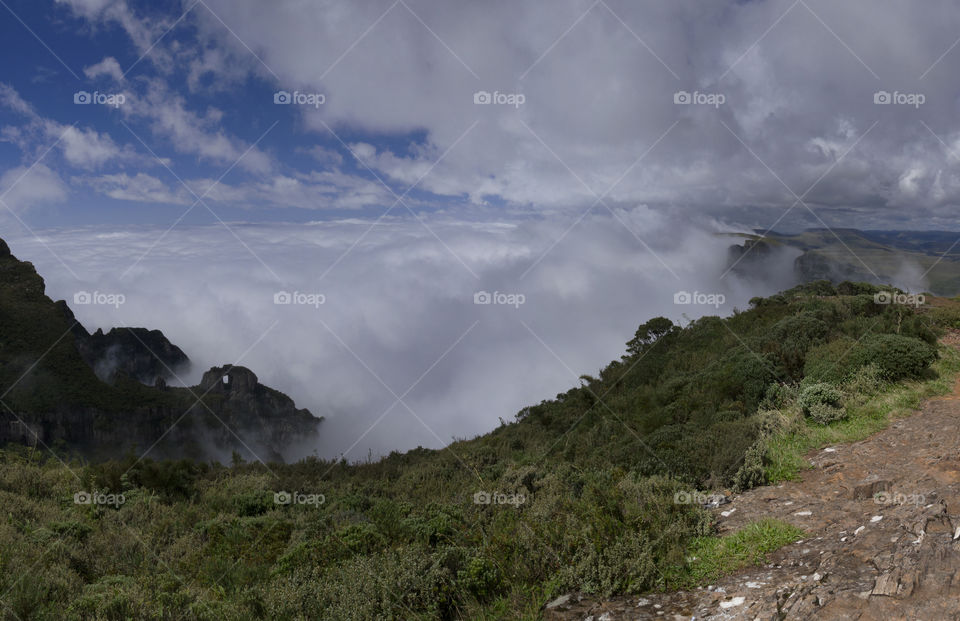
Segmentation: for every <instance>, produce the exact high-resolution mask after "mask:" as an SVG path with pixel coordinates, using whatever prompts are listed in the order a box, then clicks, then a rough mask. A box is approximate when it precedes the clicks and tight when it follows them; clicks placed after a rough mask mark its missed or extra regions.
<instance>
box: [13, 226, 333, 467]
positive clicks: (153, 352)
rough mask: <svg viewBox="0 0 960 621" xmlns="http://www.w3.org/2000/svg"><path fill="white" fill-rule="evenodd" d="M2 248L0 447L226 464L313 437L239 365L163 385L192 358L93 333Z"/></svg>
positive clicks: (132, 338) (115, 334)
mask: <svg viewBox="0 0 960 621" xmlns="http://www.w3.org/2000/svg"><path fill="white" fill-rule="evenodd" d="M0 244H2V245H0V392H4V391H6V395H5V396H4V398H3V405H5V406H6V407H3V408H0V444H3V443H7V442H15V443H20V444H28V445H32V446H38V447H43V448H50V447H56V448H57V450H58V451H66V452H72V453H75V454H79V455H82V456H84V457H87V458H89V459H102V458H115V457H120V456H122V455H123V454H124V453H126V452H128V451H134V452H135V453H137V454H143V453H144V451H149V452H148V453H147V456H148V457H150V458H154V459H159V458H180V457H190V458H195V459H203V460H207V459H220V460H228V459H229V458H230V456H231V453H233V452H235V451H236V452H238V453H240V455H241V456H242V457H243V458H244V459H247V460H263V461H268V460H269V461H282V454H283V451H284V449H286V448H287V447H288V446H289V445H290V444H292V443H294V442H306V441H309V438H310V437H311V436H313V435H315V434H316V433H317V431H318V426H319V423H320V419H318V418H316V417H314V416H313V415H312V414H310V412H309V411H307V410H305V409H298V408H297V407H296V406H295V404H294V402H293V400H291V399H290V398H289V397H288V396H286V395H284V394H283V393H281V392H278V391H276V390H273V389H271V388H268V387H267V386H264V385H262V384H260V383H259V382H258V381H257V376H256V375H254V374H253V372H252V371H250V370H249V369H246V368H243V367H234V366H226V367H215V368H213V369H211V370H210V371H208V372H207V373H205V374H204V376H203V379H202V380H201V382H200V385H198V386H194V387H191V388H182V387H174V386H168V385H167V380H168V379H170V378H171V377H172V376H173V375H174V374H175V373H177V372H178V371H179V370H181V369H183V368H184V366H185V365H186V364H187V363H188V358H187V356H186V354H184V352H183V351H182V350H181V349H180V348H178V347H176V346H175V345H173V344H172V343H170V341H169V340H168V339H167V338H166V337H165V336H164V335H163V334H162V333H161V332H160V331H158V330H153V331H151V330H147V329H145V328H114V329H112V330H110V331H109V332H107V333H106V334H104V333H103V332H102V331H100V330H98V331H97V332H95V333H94V334H90V333H89V332H87V330H86V329H84V327H83V326H82V325H80V323H79V322H77V320H76V318H75V316H74V314H73V312H72V311H71V310H70V308H69V307H68V306H67V304H66V303H65V302H63V301H62V300H61V301H58V302H53V301H52V300H50V298H48V297H47V296H46V295H45V293H44V289H45V288H44V283H43V279H42V278H40V276H39V275H38V274H37V273H36V270H34V268H33V266H32V265H31V264H29V263H26V262H22V261H19V260H17V259H16V257H13V256H12V255H10V254H9V250H8V249H7V246H6V244H4V243H3V242H2V240H0ZM4 251H5V252H6V255H4ZM224 378H227V381H226V382H224Z"/></svg>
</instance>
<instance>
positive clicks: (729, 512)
mask: <svg viewBox="0 0 960 621" xmlns="http://www.w3.org/2000/svg"><path fill="white" fill-rule="evenodd" d="M734 511H736V509H730V510H729V511H721V512H720V515H722V516H723V517H730V514H731V513H733V512H734Z"/></svg>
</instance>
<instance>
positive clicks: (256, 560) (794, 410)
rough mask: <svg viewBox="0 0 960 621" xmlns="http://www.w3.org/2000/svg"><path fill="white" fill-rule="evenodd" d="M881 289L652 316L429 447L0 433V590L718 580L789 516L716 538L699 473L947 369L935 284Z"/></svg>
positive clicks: (753, 454) (68, 605)
mask: <svg viewBox="0 0 960 621" xmlns="http://www.w3.org/2000/svg"><path fill="white" fill-rule="evenodd" d="M877 291H878V289H877V288H876V287H873V286H871V285H866V284H851V283H844V284H842V285H838V286H836V287H834V286H832V285H830V284H829V283H827V282H817V283H812V284H809V285H804V286H801V287H797V288H795V289H791V290H789V291H785V292H783V293H781V294H778V295H775V296H773V297H770V298H756V299H754V300H752V301H751V308H750V309H748V310H745V311H742V312H736V313H734V314H733V315H732V316H730V317H728V318H725V319H720V318H717V317H704V318H702V319H699V320H696V321H694V322H691V323H690V324H689V325H687V326H684V327H682V328H681V327H679V326H675V325H674V324H673V323H672V322H670V321H669V320H667V319H664V318H656V319H652V320H650V321H648V322H646V323H644V324H643V325H641V326H640V328H639V329H638V330H637V332H636V334H635V335H634V338H632V339H631V340H630V341H629V342H628V343H627V351H626V353H625V355H624V356H622V357H621V358H620V359H619V360H616V361H614V362H612V363H610V364H609V365H608V366H607V367H605V368H604V369H601V370H600V371H599V373H598V374H597V375H596V377H593V376H586V375H585V376H583V377H582V378H581V383H580V385H579V386H577V387H575V388H572V389H570V390H569V391H567V392H565V393H562V394H559V395H557V396H556V398H554V399H551V400H548V401H543V402H541V403H539V404H537V405H533V406H530V407H527V408H524V409H523V410H522V411H521V412H519V414H518V415H517V417H516V420H514V421H512V422H509V423H505V424H503V425H501V426H500V427H499V428H497V429H496V430H494V431H492V432H490V433H488V434H486V435H483V436H480V437H478V438H475V439H472V440H464V441H459V442H455V443H453V444H451V445H450V446H449V447H448V448H447V449H445V450H440V451H430V450H425V449H417V450H413V451H409V452H407V453H402V454H401V453H393V454H391V455H389V456H387V457H386V458H384V459H382V460H378V461H375V462H371V463H361V464H348V463H345V462H343V461H324V460H319V459H307V460H304V461H302V462H299V463H295V464H289V465H281V464H268V465H266V466H265V465H263V464H259V463H254V464H246V463H240V462H239V461H238V462H237V463H234V464H233V465H231V466H225V465H219V464H202V463H196V462H191V461H180V462H152V461H150V460H139V459H138V458H137V457H135V456H130V457H128V458H125V459H119V460H114V461H110V462H105V463H96V464H85V463H80V462H79V461H76V460H65V462H64V463H61V462H60V461H58V460H57V459H54V458H52V457H50V456H49V454H47V453H46V452H45V451H40V450H33V449H26V448H17V447H7V448H6V449H4V450H3V451H2V452H0V501H2V502H3V506H4V508H5V512H6V513H7V516H6V519H5V520H3V521H2V523H0V609H2V610H3V612H2V613H0V614H2V615H4V616H7V617H10V618H19V619H32V618H36V619H46V618H58V619H60V618H73V619H127V618H152V619H175V618H195V619H249V618H272V619H337V620H341V619H378V618H383V619H459V618H464V619H518V618H529V619H535V618H537V617H538V616H539V615H540V610H541V608H542V606H543V604H544V603H545V602H546V601H548V600H549V599H551V598H553V597H556V596H558V595H561V594H563V593H566V592H570V591H584V592H589V593H593V594H599V595H608V594H613V593H640V592H644V591H649V590H655V589H666V588H676V587H684V586H690V585H694V584H702V583H703V582H704V581H708V580H714V579H716V577H718V576H719V575H721V574H723V573H725V572H728V571H731V570H733V569H736V568H737V567H740V566H742V565H743V564H748V563H754V562H758V561H760V560H761V559H762V558H763V555H764V554H766V553H767V552H769V551H771V550H773V549H775V548H776V547H778V546H780V545H783V544H784V543H787V542H789V541H793V540H795V539H796V538H798V537H799V536H800V533H799V532H798V531H796V530H795V529H793V528H791V527H789V526H787V525H785V524H782V523H778V522H773V521H764V522H760V523H757V524H754V525H751V526H750V527H748V528H746V529H744V530H743V531H741V532H739V533H736V534H734V535H731V536H727V537H724V538H718V537H716V536H715V535H714V530H713V525H712V520H711V514H710V513H709V512H708V511H706V510H705V509H704V508H703V507H701V506H700V503H699V500H700V497H701V494H699V493H698V490H699V491H709V490H725V489H744V488H748V487H752V486H755V485H760V484H764V483H766V482H769V481H775V480H780V479H784V478H789V477H791V476H795V475H796V473H797V472H798V471H799V469H800V468H802V467H804V464H805V462H804V461H803V454H804V453H805V452H806V451H807V450H809V449H810V448H813V447H815V446H818V445H821V444H824V443H829V442H840V441H847V440H851V439H857V438H859V437H862V436H864V435H866V434H869V433H871V432H872V431H875V430H877V429H879V428H881V427H882V426H883V425H885V424H886V421H887V420H889V418H890V417H891V416H893V415H897V414H899V413H901V412H904V411H906V410H908V409H909V408H911V407H914V406H915V405H916V404H917V403H919V401H920V400H921V399H922V398H924V397H926V396H928V395H931V394H935V393H937V392H939V391H942V390H943V388H944V386H947V385H949V381H950V378H952V377H953V376H955V375H956V374H957V373H958V371H960V356H958V355H957V354H956V353H954V352H953V350H952V349H948V348H944V347H940V349H939V354H938V349H937V339H938V336H940V335H941V334H942V332H943V330H944V328H953V327H957V325H956V324H957V323H958V322H960V313H958V312H957V311H956V310H954V309H953V306H952V303H948V302H944V303H943V305H942V306H941V307H940V308H938V309H936V310H935V311H933V312H931V311H930V310H929V309H926V308H913V307H909V306H902V305H893V304H877V303H875V301H874V294H875V293H876V292H877ZM78 493H89V494H90V496H83V495H81V496H79V497H76V496H75V495H76V494H78ZM78 500H79V501H80V502H81V504H78V503H77V501H78ZM87 500H89V501H90V502H89V503H86V504H84V502H85V501H87Z"/></svg>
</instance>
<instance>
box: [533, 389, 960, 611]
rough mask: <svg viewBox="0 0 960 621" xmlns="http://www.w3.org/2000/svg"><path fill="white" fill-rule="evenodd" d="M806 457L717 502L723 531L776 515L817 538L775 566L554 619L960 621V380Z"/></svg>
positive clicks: (574, 606)
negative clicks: (863, 433) (766, 483)
mask: <svg viewBox="0 0 960 621" xmlns="http://www.w3.org/2000/svg"><path fill="white" fill-rule="evenodd" d="M808 459H809V461H810V462H811V463H812V464H813V466H814V468H813V469H812V470H809V471H806V472H804V473H803V475H802V479H801V480H797V481H791V482H787V483H784V484H781V485H777V486H771V487H761V488H757V489H753V490H750V491H748V492H746V493H744V494H741V495H739V496H736V497H735V498H734V499H733V501H732V502H731V503H730V504H727V505H723V506H722V507H721V508H720V509H718V510H717V513H718V519H719V527H720V532H721V533H727V532H731V531H735V530H738V529H740V528H742V527H743V526H744V525H746V524H747V523H749V522H752V521H755V520H758V519H761V518H765V517H773V518H778V519H781V520H784V521H786V522H790V523H791V524H795V525H797V526H799V527H800V528H802V529H804V530H805V531H807V532H808V533H811V534H812V535H811V537H810V538H809V539H806V540H803V541H799V542H797V543H794V544H791V545H788V546H786V547H784V548H781V549H780V550H778V551H777V552H775V553H773V555H772V556H771V557H770V558H771V561H772V562H771V563H770V564H769V565H766V566H763V567H755V568H749V569H746V570H743V571H741V572H739V573H737V574H735V575H733V576H730V577H728V578H725V579H722V580H720V581H719V582H718V583H717V584H716V585H711V586H710V587H708V588H702V589H696V590H693V591H679V592H673V593H664V594H653V595H648V596H646V597H620V598H614V599H612V600H610V601H606V602H602V603H598V602H596V601H587V600H582V601H577V597H576V596H574V597H571V598H570V599H569V600H568V601H567V602H566V603H563V604H558V605H554V606H552V607H548V609H547V610H546V613H545V618H546V619H547V620H548V621H560V620H563V621H569V620H573V619H577V620H587V619H591V618H592V621H619V620H621V619H650V618H659V619H664V618H665V619H691V618H696V619H764V620H767V619H808V618H817V619H861V620H864V621H866V620H868V619H869V620H873V619H876V620H878V621H879V620H886V619H923V620H939V619H958V620H960V382H958V384H957V386H955V387H954V391H953V393H952V394H951V395H948V396H946V397H940V398H936V399H931V400H929V401H927V402H926V403H925V404H924V406H923V409H922V410H921V411H920V412H918V413H917V414H915V415H913V416H911V417H909V418H904V419H900V420H897V421H895V422H893V423H892V424H891V425H890V426H889V427H888V428H887V429H886V430H884V431H882V432H880V433H877V434H876V435H874V436H871V437H870V438H868V439H866V440H863V441H861V442H857V443H855V444H848V445H837V446H833V447H828V448H825V449H822V450H819V451H816V452H814V453H811V454H810V455H808ZM721 511H722V513H721Z"/></svg>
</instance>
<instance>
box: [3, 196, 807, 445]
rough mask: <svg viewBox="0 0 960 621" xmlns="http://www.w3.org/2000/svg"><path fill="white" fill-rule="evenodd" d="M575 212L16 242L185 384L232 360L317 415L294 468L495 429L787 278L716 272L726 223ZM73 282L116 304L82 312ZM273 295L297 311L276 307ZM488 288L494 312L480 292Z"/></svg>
mask: <svg viewBox="0 0 960 621" xmlns="http://www.w3.org/2000/svg"><path fill="white" fill-rule="evenodd" d="M578 218H579V216H574V215H570V216H569V217H552V218H547V219H541V218H537V219H513V220H510V219H500V220H496V221H480V220H477V221H473V222H468V221H464V220H463V219H457V220H452V219H443V218H442V217H440V216H434V217H433V218H430V219H427V220H424V221H423V222H419V221H416V220H413V219H394V220H382V221H380V222H379V223H375V222H374V221H372V220H369V221H367V220H341V221H329V222H317V223H311V224H305V225H302V224H298V225H292V224H289V225H288V224H276V225H267V224H256V225H244V224H231V225H230V226H229V229H228V228H227V227H224V226H219V225H218V226H214V227H194V228H191V227H177V228H176V229H173V230H170V231H168V232H166V233H164V229H161V228H139V229H133V228H127V229H115V230H110V231H104V230H94V229H73V230H57V231H45V232H43V233H42V234H40V236H39V237H37V238H33V237H30V236H21V237H10V238H9V239H8V241H9V242H10V246H11V248H12V250H13V252H14V254H16V255H17V256H18V257H19V258H21V259H23V260H29V261H32V262H33V263H34V264H35V265H36V267H37V269H38V271H39V272H40V273H41V275H42V276H44V278H45V280H46V282H47V293H48V295H49V296H50V297H52V298H54V299H66V300H67V301H68V303H70V306H71V307H72V308H73V310H74V312H75V313H76V315H77V318H78V319H79V320H80V321H81V322H82V323H83V324H84V325H85V326H86V327H87V329H89V330H91V331H92V330H95V329H97V328H103V329H105V330H107V329H109V328H111V327H114V326H131V327H148V328H156V329H160V330H162V331H163V332H164V333H165V334H166V335H167V337H168V338H169V339H170V340H171V341H173V342H174V343H175V344H176V345H178V346H180V347H181V348H182V349H183V350H184V351H185V352H186V353H187V355H188V356H190V358H191V359H192V361H193V365H192V369H191V370H190V373H189V374H188V375H186V376H184V377H182V378H180V379H181V380H182V381H183V382H184V383H186V384H191V385H192V384H195V383H197V382H198V381H199V378H200V375H201V374H202V373H203V371H205V370H206V369H208V368H209V367H211V366H214V365H220V364H224V363H233V364H241V365H243V366H247V367H249V368H250V369H252V370H253V371H254V372H255V373H256V374H257V375H258V377H259V378H260V381H261V382H262V383H265V384H267V385H269V386H272V387H274V388H277V389H279V390H282V391H283V392H285V393H287V394H288V395H290V396H291V397H292V398H293V399H294V400H295V401H296V402H297V405H298V406H299V407H306V408H309V409H310V410H311V412H313V413H314V414H315V415H317V416H323V417H324V418H325V422H324V423H323V424H322V426H321V434H320V436H321V438H320V442H319V444H317V445H310V446H295V447H289V449H288V452H287V455H286V457H287V458H288V459H295V458H299V457H302V456H305V455H308V454H317V455H320V456H322V457H339V456H341V455H343V456H345V457H346V458H348V459H351V460H355V459H362V458H366V457H367V456H368V455H373V456H378V455H382V454H385V453H387V452H389V451H392V450H405V449H410V448H413V447H416V446H425V447H432V448H437V447H442V446H444V445H445V444H447V443H449V442H450V441H451V439H453V438H455V437H456V438H465V437H467V438H468V437H473V436H475V435H477V434H481V433H484V432H487V431H490V430H491V429H493V428H495V427H496V426H497V425H498V424H499V421H500V420H501V419H503V420H511V419H512V418H513V417H514V415H515V414H516V412H517V411H519V410H520V409H521V408H522V407H524V406H526V405H530V404H533V403H537V402H539V401H540V400H542V399H548V398H552V397H553V396H554V395H556V394H557V393H558V392H562V391H565V390H567V389H569V388H570V387H571V386H574V385H576V383H577V377H578V376H579V375H581V374H584V373H589V374H595V373H596V372H597V371H598V370H599V369H600V368H601V367H603V366H604V365H605V364H606V363H608V362H609V361H610V360H612V359H615V358H617V357H619V356H620V355H621V354H623V353H624V350H625V347H624V344H625V343H626V341H627V340H629V339H630V338H631V337H632V335H633V332H634V331H635V330H636V328H637V326H638V325H639V324H641V323H643V322H645V321H646V320H648V319H650V318H651V317H654V316H657V315H664V316H667V317H670V318H671V319H673V320H674V321H676V322H678V323H686V322H687V321H689V320H691V319H694V318H697V317H699V316H702V315H705V314H721V315H724V314H729V313H730V312H732V310H733V309H734V308H735V307H740V308H745V307H746V306H747V301H748V300H749V299H750V298H751V297H753V296H755V295H761V294H769V293H772V292H774V291H776V290H779V289H781V288H783V287H784V286H788V285H790V284H792V283H791V282H790V279H791V277H792V270H791V261H792V259H791V257H790V256H785V257H784V258H783V259H782V260H780V262H779V263H780V264H779V265H777V264H776V262H771V263H769V264H768V265H767V266H766V268H767V269H765V275H763V276H758V277H756V278H751V279H743V278H742V277H741V276H738V275H736V274H734V273H732V272H731V273H730V274H727V275H726V276H723V277H721V276H722V275H723V273H724V272H725V270H726V266H727V247H728V246H729V245H730V244H731V243H733V242H732V241H731V240H732V239H733V238H731V237H727V236H718V235H716V233H717V232H719V231H726V230H730V225H723V224H720V223H718V222H714V221H710V220H700V221H695V222H694V221H689V220H687V219H678V218H675V217H671V216H670V215H668V214H664V213H662V212H655V211H651V210H648V209H646V208H643V207H638V208H636V209H633V210H623V211H617V212H615V214H614V215H609V214H606V213H604V215H602V216H601V215H593V214H591V215H588V216H586V217H584V218H583V219H582V220H579V219H578ZM158 240H159V241H158ZM71 272H72V273H71ZM74 274H75V276H74ZM77 292H87V293H90V294H94V293H97V294H100V300H101V301H102V300H105V299H107V298H106V297H104V296H115V297H114V298H112V299H114V300H116V299H122V301H123V303H122V304H113V305H111V304H107V303H102V304H75V303H74V295H75V294H76V293H77ZM283 292H286V293H288V294H290V300H291V301H292V303H291V304H276V303H275V296H276V295H277V294H281V295H282V293H283ZM483 292H486V293H487V294H489V296H488V298H487V299H488V300H490V303H489V304H477V303H475V296H476V295H478V294H479V297H478V300H477V301H481V302H482V301H484V298H483V295H482V294H483ZM684 292H686V293H687V294H689V295H687V296H684ZM119 296H122V298H121V297H119ZM675 296H678V297H677V300H678V301H679V302H681V303H675ZM719 296H722V298H721V297H719ZM684 297H686V299H689V300H690V301H691V302H692V303H689V304H688V303H683V302H685V301H686V300H685V299H684ZM94 299H96V298H94ZM280 301H283V300H282V299H281V300H280ZM721 302H722V303H721Z"/></svg>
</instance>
